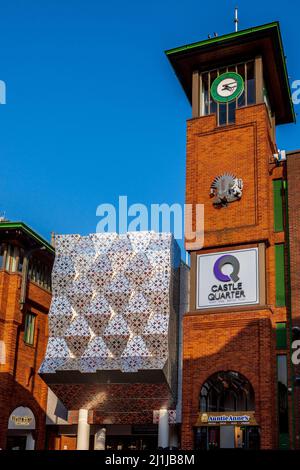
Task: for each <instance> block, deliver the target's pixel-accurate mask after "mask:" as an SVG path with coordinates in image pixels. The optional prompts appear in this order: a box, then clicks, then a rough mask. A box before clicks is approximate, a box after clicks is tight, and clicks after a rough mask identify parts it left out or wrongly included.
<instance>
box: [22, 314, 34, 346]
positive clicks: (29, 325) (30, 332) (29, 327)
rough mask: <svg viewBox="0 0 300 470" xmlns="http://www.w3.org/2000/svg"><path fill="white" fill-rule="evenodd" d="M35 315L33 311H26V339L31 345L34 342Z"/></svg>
mask: <svg viewBox="0 0 300 470" xmlns="http://www.w3.org/2000/svg"><path fill="white" fill-rule="evenodd" d="M35 317H36V316H35V315H34V314H33V313H26V315H25V328H24V341H25V343H26V344H30V345H31V346H33V343H34V327H35Z"/></svg>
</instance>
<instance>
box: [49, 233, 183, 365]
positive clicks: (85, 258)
mask: <svg viewBox="0 0 300 470" xmlns="http://www.w3.org/2000/svg"><path fill="white" fill-rule="evenodd" d="M55 251H56V257H55V262H54V267H53V272H52V294H53V297H52V303H51V307H50V311H49V341H48V346H47V351H46V356H45V359H44V361H43V363H42V365H41V368H40V372H41V373H55V372H56V371H63V370H76V371H81V372H96V371H97V370H112V369H117V370H121V371H123V372H137V371H138V370H142V369H163V368H164V367H165V366H166V363H167V361H168V358H169V348H170V342H172V341H170V334H169V331H170V328H169V325H170V319H171V317H172V315H175V314H176V313H175V311H174V308H173V299H172V292H171V282H172V275H173V271H174V269H175V268H178V266H179V262H180V251H179V248H178V246H177V243H176V242H174V239H173V236H172V234H170V233H155V232H128V233H126V234H120V235H119V234H116V233H96V234H91V235H88V236H80V235H58V236H56V239H55Z"/></svg>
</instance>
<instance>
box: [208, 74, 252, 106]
mask: <svg viewBox="0 0 300 470" xmlns="http://www.w3.org/2000/svg"><path fill="white" fill-rule="evenodd" d="M244 89H245V85H244V80H243V77H242V76H241V75H239V74H238V73H235V72H226V73H223V74H222V75H219V76H218V77H217V78H216V79H215V80H214V81H213V83H212V85H211V89H210V93H211V96H212V99H213V100H214V101H216V102H217V103H230V102H231V101H234V100H236V99H238V98H239V97H240V96H241V94H242V93H243V91H244Z"/></svg>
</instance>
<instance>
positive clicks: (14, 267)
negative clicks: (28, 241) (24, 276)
mask: <svg viewBox="0 0 300 470" xmlns="http://www.w3.org/2000/svg"><path fill="white" fill-rule="evenodd" d="M18 259H19V248H18V247H16V246H14V247H12V259H11V266H10V269H11V271H12V272H13V273H15V272H16V271H17V262H18Z"/></svg>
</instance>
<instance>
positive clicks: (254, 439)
mask: <svg viewBox="0 0 300 470" xmlns="http://www.w3.org/2000/svg"><path fill="white" fill-rule="evenodd" d="M224 448H229V449H259V448H260V430H259V427H258V426H237V425H232V426H231V425H223V426H222V425H220V426H201V427H198V428H196V430H195V449H196V450H214V449H224Z"/></svg>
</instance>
